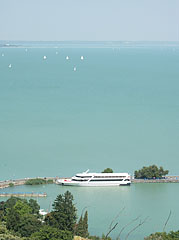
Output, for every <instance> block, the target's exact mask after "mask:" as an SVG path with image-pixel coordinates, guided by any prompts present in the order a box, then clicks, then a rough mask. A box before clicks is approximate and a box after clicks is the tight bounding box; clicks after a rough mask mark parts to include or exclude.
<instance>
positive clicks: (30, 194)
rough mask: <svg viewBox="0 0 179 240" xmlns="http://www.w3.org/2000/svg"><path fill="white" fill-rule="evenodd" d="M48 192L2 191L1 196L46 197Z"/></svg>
mask: <svg viewBox="0 0 179 240" xmlns="http://www.w3.org/2000/svg"><path fill="white" fill-rule="evenodd" d="M46 196H47V194H46V193H34V192H31V193H30V192H22V193H8V192H4V193H0V197H46Z"/></svg>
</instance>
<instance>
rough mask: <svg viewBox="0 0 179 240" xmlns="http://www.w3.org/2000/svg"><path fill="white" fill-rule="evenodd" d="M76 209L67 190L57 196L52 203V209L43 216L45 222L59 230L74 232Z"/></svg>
mask: <svg viewBox="0 0 179 240" xmlns="http://www.w3.org/2000/svg"><path fill="white" fill-rule="evenodd" d="M76 212H77V209H76V207H75V205H74V203H73V195H72V194H71V193H70V192H69V191H67V192H65V194H64V195H63V194H60V195H58V196H57V198H56V199H55V201H54V203H53V211H52V212H51V213H50V214H48V215H47V216H46V218H45V222H46V224H48V225H50V226H53V227H56V228H58V229H60V230H64V231H66V230H67V231H70V232H72V233H74V227H75V224H76V220H77V215H76Z"/></svg>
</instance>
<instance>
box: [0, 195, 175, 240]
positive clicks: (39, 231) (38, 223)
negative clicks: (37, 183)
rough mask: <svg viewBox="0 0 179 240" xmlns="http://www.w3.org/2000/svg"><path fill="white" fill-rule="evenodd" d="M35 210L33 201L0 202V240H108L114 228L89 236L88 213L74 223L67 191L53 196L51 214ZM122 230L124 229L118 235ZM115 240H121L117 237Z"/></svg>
mask: <svg viewBox="0 0 179 240" xmlns="http://www.w3.org/2000/svg"><path fill="white" fill-rule="evenodd" d="M39 210H40V206H39V205H38V203H37V202H36V201H35V200H33V199H30V200H29V201H27V200H25V199H20V198H17V197H11V198H9V199H8V200H7V201H5V202H4V201H2V202H0V240H73V239H74V240H77V239H78V240H81V238H77V237H75V235H77V236H81V237H83V238H84V239H90V240H111V238H110V237H109V235H110V233H111V232H112V231H113V230H114V229H115V227H116V226H117V224H118V223H115V221H114V220H113V221H112V222H111V225H110V230H109V231H108V233H107V234H106V235H103V236H102V237H98V236H90V235H89V232H88V212H87V211H85V212H84V214H83V213H82V214H81V216H80V218H79V220H77V209H76V207H75V205H74V203H73V195H72V194H71V193H70V192H69V191H67V192H65V193H64V194H60V195H58V196H57V198H56V199H55V201H54V203H53V210H52V211H51V212H50V213H48V214H47V215H46V216H45V217H42V216H41V215H40V214H39ZM170 214H171V213H170ZM169 216H170V215H169ZM137 219H138V218H136V219H135V220H133V221H132V222H134V221H136V220H137ZM168 219H169V218H168ZM167 221H168V220H167ZM143 223H145V220H144V221H143V222H141V221H140V223H139V224H138V225H136V226H135V227H134V228H133V229H132V230H130V232H129V233H128V234H127V236H126V237H125V239H126V240H127V239H128V237H129V234H131V233H132V232H133V231H134V230H136V229H137V228H138V227H139V226H141V225H142V224H143ZM129 224H130V222H129ZM129 224H127V225H126V226H129ZM165 226H166V224H165ZM124 229H125V226H124V227H123V228H122V230H121V231H120V233H121V232H122V231H123V230H124ZM178 239H179V231H176V232H173V231H171V232H169V233H166V232H158V233H154V234H151V235H150V236H148V237H146V238H144V240H178ZM116 240H121V236H120V234H119V236H118V238H117V239H116ZM134 240H135V239H134ZM136 240H137V239H136Z"/></svg>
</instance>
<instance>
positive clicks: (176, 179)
mask: <svg viewBox="0 0 179 240" xmlns="http://www.w3.org/2000/svg"><path fill="white" fill-rule="evenodd" d="M37 178H39V179H44V180H52V181H53V183H56V181H57V179H61V178H59V177H37ZM37 178H23V179H16V180H5V181H0V189H3V188H8V187H10V186H11V185H12V184H13V185H12V186H20V185H24V184H25V182H26V181H27V180H29V179H37ZM131 182H132V183H179V176H166V177H165V178H163V179H135V178H133V177H132V178H131Z"/></svg>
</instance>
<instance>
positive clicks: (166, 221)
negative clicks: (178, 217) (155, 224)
mask: <svg viewBox="0 0 179 240" xmlns="http://www.w3.org/2000/svg"><path fill="white" fill-rule="evenodd" d="M171 214H172V211H171V210H170V212H169V215H168V218H167V220H166V222H165V224H164V227H163V232H165V228H166V226H167V223H168V221H169V219H170V217H171Z"/></svg>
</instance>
